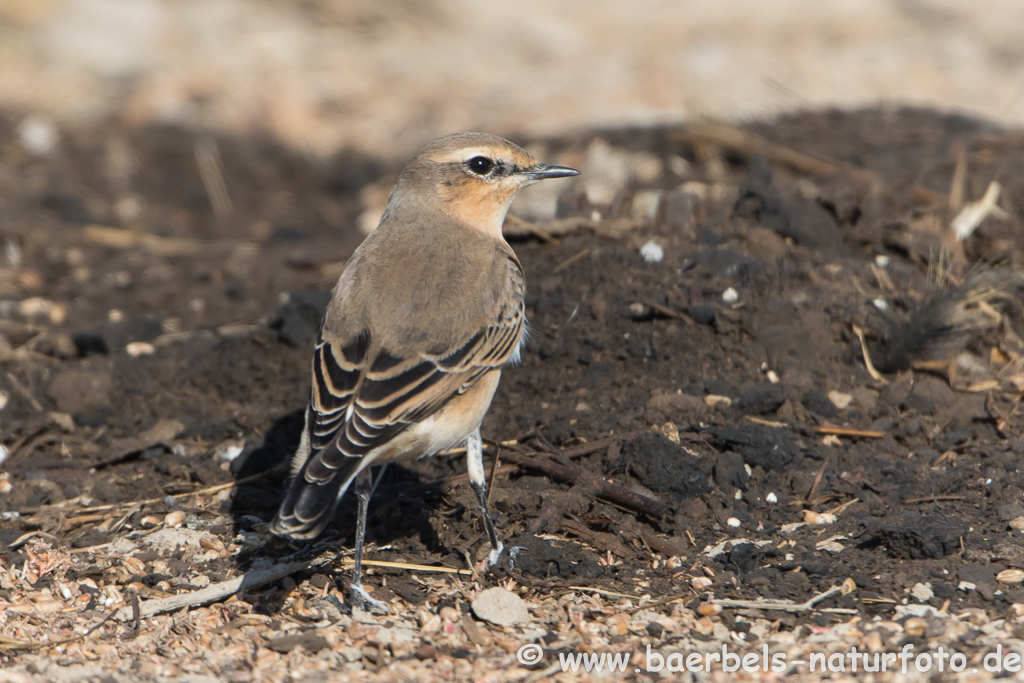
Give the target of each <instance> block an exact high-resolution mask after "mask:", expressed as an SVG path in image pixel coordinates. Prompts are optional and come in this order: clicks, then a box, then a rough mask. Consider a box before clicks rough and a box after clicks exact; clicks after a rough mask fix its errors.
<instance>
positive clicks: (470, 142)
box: [389, 133, 580, 237]
mask: <svg viewBox="0 0 1024 683" xmlns="http://www.w3.org/2000/svg"><path fill="white" fill-rule="evenodd" d="M579 173H580V172H579V171H577V170H576V169H573V168H568V167H566V166H551V165H549V164H544V163H541V162H539V161H537V160H536V159H534V158H533V157H532V156H530V154H529V153H527V152H526V150H524V149H522V148H521V147H519V146H517V145H514V144H512V143H511V142H509V141H508V140H505V139H503V138H500V137H498V136H496V135H488V134H486V133H458V134H455V135H448V136H445V137H443V138H439V139H437V140H435V141H434V142H432V143H430V144H429V145H427V146H426V147H424V148H423V149H422V150H421V151H420V152H419V153H418V154H417V155H416V156H414V157H413V158H412V159H411V160H410V161H409V163H408V164H406V167H405V170H403V171H402V175H401V177H400V178H399V180H398V183H397V184H396V185H395V190H394V191H393V192H392V195H391V201H389V204H390V203H392V202H394V201H395V199H396V197H400V196H405V197H409V196H412V197H415V198H416V199H417V200H418V201H425V202H431V203H434V202H436V203H437V208H438V209H440V210H441V211H442V212H444V213H445V214H447V215H448V216H450V217H451V218H453V219H454V220H456V221H458V222H459V223H462V224H464V225H466V226H468V227H471V228H474V229H476V230H481V231H483V232H485V233H487V234H490V235H493V236H497V237H500V236H501V226H502V223H503V222H504V221H505V214H506V213H507V212H508V207H509V205H510V204H511V203H512V200H513V199H515V197H516V195H517V194H519V191H520V190H522V189H523V188H524V187H527V186H529V185H533V184H534V183H536V182H538V181H541V180H545V179H548V178H566V177H569V176H575V175H579Z"/></svg>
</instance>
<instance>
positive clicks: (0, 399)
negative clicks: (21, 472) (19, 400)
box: [0, 391, 9, 462]
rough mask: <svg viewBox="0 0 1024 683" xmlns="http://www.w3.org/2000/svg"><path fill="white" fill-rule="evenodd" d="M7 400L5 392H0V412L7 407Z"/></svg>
mask: <svg viewBox="0 0 1024 683" xmlns="http://www.w3.org/2000/svg"><path fill="white" fill-rule="evenodd" d="M8 398H9V397H8V395H7V392H6V391H0V410H3V409H4V408H6V407H7V400H8ZM0 462H3V461H2V460H0Z"/></svg>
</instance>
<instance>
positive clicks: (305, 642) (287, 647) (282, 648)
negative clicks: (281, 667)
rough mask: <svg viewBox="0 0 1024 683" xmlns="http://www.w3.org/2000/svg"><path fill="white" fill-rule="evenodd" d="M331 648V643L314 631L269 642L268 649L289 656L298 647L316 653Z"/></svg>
mask: <svg viewBox="0 0 1024 683" xmlns="http://www.w3.org/2000/svg"><path fill="white" fill-rule="evenodd" d="M329 646H330V643H328V642H327V639H326V638H324V637H323V636H322V635H320V634H318V633H316V632H314V631H307V632H305V633H298V634H295V635H289V636H281V637H279V638H274V639H273V640H270V641H269V642H267V648H268V649H270V650H273V651H274V652H280V653H281V654H287V653H289V652H291V651H292V650H294V649H295V648H297V647H302V648H304V649H305V650H306V652H309V653H314V652H319V651H320V650H322V649H324V648H325V647H329Z"/></svg>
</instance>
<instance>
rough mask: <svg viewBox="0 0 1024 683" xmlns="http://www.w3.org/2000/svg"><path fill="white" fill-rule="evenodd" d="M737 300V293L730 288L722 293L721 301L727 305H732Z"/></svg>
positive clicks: (738, 296)
mask: <svg viewBox="0 0 1024 683" xmlns="http://www.w3.org/2000/svg"><path fill="white" fill-rule="evenodd" d="M739 298H740V294H739V292H737V291H736V290H735V289H734V288H732V287H730V288H729V289H727V290H725V291H724V292H722V301H724V302H725V303H727V304H734V303H736V302H737V301H739Z"/></svg>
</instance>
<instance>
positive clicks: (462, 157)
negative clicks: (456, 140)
mask: <svg viewBox="0 0 1024 683" xmlns="http://www.w3.org/2000/svg"><path fill="white" fill-rule="evenodd" d="M476 156H481V157H487V158H489V159H495V158H497V157H500V156H501V152H500V150H497V149H495V148H493V147H464V148H462V149H456V150H453V151H451V152H442V153H440V154H437V155H435V156H432V157H430V160H431V161H435V162H437V163H440V164H444V163H450V162H452V161H466V160H467V159H472V158H473V157H476Z"/></svg>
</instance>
